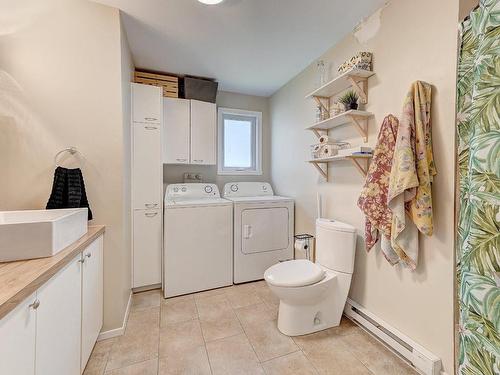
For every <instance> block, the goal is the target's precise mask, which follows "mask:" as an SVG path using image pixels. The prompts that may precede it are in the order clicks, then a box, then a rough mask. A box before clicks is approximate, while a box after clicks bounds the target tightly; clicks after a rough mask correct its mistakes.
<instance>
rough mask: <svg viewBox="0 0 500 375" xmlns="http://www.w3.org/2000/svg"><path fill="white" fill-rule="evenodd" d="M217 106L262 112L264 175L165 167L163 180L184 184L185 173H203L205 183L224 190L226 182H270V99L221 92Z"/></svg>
mask: <svg viewBox="0 0 500 375" xmlns="http://www.w3.org/2000/svg"><path fill="white" fill-rule="evenodd" d="M217 106H218V107H226V108H236V109H244V110H247V111H257V112H262V175H261V176H220V175H217V167H216V166H194V165H193V166H180V165H165V166H164V167H163V180H164V182H165V183H167V184H169V183H179V182H182V177H183V174H184V173H185V172H189V173H201V174H202V175H203V178H204V181H205V182H211V183H216V184H217V185H218V186H219V189H222V188H223V187H224V184H225V183H226V182H231V181H270V167H271V160H270V153H271V127H270V121H269V98H265V97H262V96H253V95H244V94H236V93H232V92H225V91H220V92H219V93H218V94H217Z"/></svg>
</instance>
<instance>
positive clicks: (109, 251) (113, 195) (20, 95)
mask: <svg viewBox="0 0 500 375" xmlns="http://www.w3.org/2000/svg"><path fill="white" fill-rule="evenodd" d="M17 7H19V8H18V9H17ZM7 11H9V12H7ZM0 12H2V13H3V14H7V15H9V16H12V17H8V19H9V23H8V24H3V25H1V26H0V179H1V182H0V210H13V209H30V208H31V209H36V208H44V207H45V204H46V202H47V199H48V196H49V193H50V189H51V184H52V175H53V171H54V164H53V163H54V162H53V158H54V155H55V154H56V152H57V151H59V150H61V149H62V148H65V147H69V146H76V147H77V148H78V150H80V151H81V153H82V154H83V156H84V158H85V161H84V164H83V168H82V169H83V173H84V177H85V182H86V187H87V194H88V197H89V201H90V203H91V207H92V210H93V212H94V218H95V219H94V220H93V222H92V223H93V224H105V225H106V227H107V228H106V235H105V253H104V254H105V259H104V283H105V287H104V299H105V301H104V330H107V329H113V328H117V327H120V326H121V325H122V320H123V316H124V312H125V308H126V304H127V301H128V298H129V293H130V249H129V246H130V244H129V242H127V241H126V240H125V239H126V238H127V236H128V234H127V233H126V231H125V230H124V223H126V222H127V221H128V220H129V218H128V217H127V215H128V213H126V212H125V211H124V206H125V205H124V202H125V201H126V200H127V195H130V193H129V192H128V191H127V190H126V188H124V182H125V181H126V179H127V178H129V177H128V175H127V173H125V168H126V162H125V163H124V160H128V156H126V152H125V148H124V134H126V133H127V132H126V131H125V127H126V125H124V124H125V122H124V118H123V117H122V107H124V108H126V106H127V105H126V104H125V103H127V101H125V102H123V103H122V87H123V82H122V79H123V80H126V79H127V78H126V76H127V74H129V73H127V72H126V70H127V69H128V66H129V63H127V62H124V64H123V70H124V72H123V76H122V74H121V69H120V66H121V61H120V55H121V48H120V45H121V42H123V41H121V40H120V38H121V36H120V20H119V14H118V10H116V9H112V8H108V7H105V6H102V5H97V4H95V3H92V2H89V1H85V0H47V1H44V2H39V1H37V0H30V1H23V2H19V3H15V2H14V3H13V2H10V4H9V9H7V10H5V9H4V10H0ZM123 46H124V44H122V47H123ZM123 49H124V50H126V48H124V47H123ZM69 164H71V163H69Z"/></svg>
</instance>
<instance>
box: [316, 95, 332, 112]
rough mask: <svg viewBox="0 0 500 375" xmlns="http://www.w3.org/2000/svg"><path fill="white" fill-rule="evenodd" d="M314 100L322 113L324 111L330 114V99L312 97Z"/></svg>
mask: <svg viewBox="0 0 500 375" xmlns="http://www.w3.org/2000/svg"><path fill="white" fill-rule="evenodd" d="M314 100H315V101H316V103H318V105H319V106H320V107H321V108H322V109H323V110H324V111H326V113H328V114H330V98H328V97H324V96H314Z"/></svg>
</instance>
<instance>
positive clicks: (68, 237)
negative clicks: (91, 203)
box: [0, 208, 88, 262]
mask: <svg viewBox="0 0 500 375" xmlns="http://www.w3.org/2000/svg"><path fill="white" fill-rule="evenodd" d="M87 215H88V210H87V209H86V208H68V209H61V210H33V211H0V262H9V261H13V260H22V259H34V258H43V257H49V256H53V255H55V254H57V253H58V252H59V251H61V250H63V249H64V248H65V247H67V246H69V245H71V244H72V243H73V242H75V241H77V240H78V239H79V238H80V237H82V236H83V235H84V234H85V233H87V230H88V229H87Z"/></svg>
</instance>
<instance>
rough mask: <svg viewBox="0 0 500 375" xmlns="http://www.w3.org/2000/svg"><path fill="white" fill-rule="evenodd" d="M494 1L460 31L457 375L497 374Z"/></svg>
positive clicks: (497, 37) (499, 209)
mask: <svg viewBox="0 0 500 375" xmlns="http://www.w3.org/2000/svg"><path fill="white" fill-rule="evenodd" d="M499 26H500V0H481V1H480V6H479V8H477V9H476V10H474V11H473V12H472V13H471V14H470V16H469V18H468V19H466V20H465V21H464V22H463V23H462V24H461V49H460V55H459V63H458V82H457V90H458V93H457V138H458V139H457V147H458V150H457V152H458V176H459V216H458V233H457V257H456V259H457V281H458V288H457V289H458V303H459V332H458V345H459V348H458V349H459V353H458V369H457V370H458V374H460V375H494V374H500V288H499V287H498V285H497V283H500V280H498V278H499V277H500V274H499V273H498V272H500V27H499Z"/></svg>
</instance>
